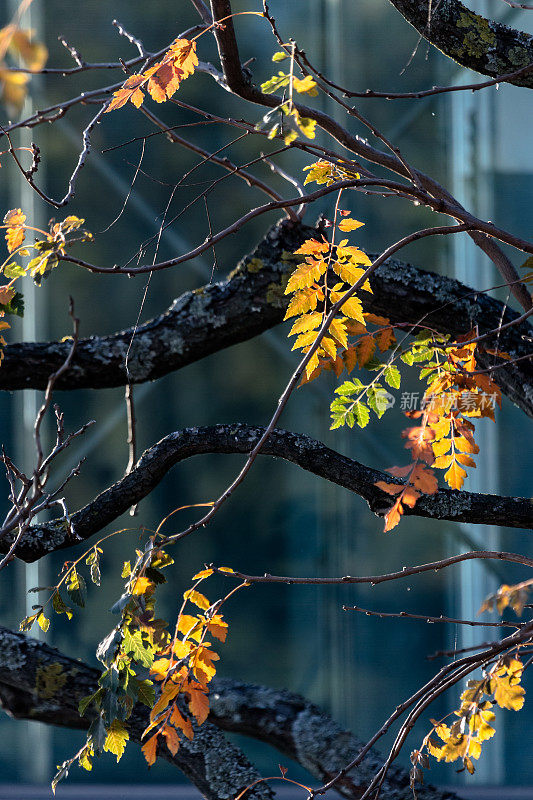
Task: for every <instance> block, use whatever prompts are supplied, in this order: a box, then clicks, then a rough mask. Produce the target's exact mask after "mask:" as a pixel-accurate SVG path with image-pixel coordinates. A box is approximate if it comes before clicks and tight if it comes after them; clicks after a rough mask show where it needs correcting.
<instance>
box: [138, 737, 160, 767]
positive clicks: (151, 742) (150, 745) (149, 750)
mask: <svg viewBox="0 0 533 800" xmlns="http://www.w3.org/2000/svg"><path fill="white" fill-rule="evenodd" d="M158 736H159V734H158V733H154V735H153V736H151V737H150V738H149V739H148V741H147V742H146V743H145V744H143V746H142V747H141V750H142V751H143V753H144V757H145V759H146V762H147V764H148V766H149V767H151V766H152V765H153V764H155V760H156V758H157V738H158Z"/></svg>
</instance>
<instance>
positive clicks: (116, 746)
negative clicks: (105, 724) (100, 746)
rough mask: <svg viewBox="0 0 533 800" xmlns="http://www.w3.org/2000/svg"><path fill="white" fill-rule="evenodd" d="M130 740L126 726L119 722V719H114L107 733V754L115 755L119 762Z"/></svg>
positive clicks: (105, 747)
mask: <svg viewBox="0 0 533 800" xmlns="http://www.w3.org/2000/svg"><path fill="white" fill-rule="evenodd" d="M129 738H130V735H129V733H128V731H127V730H126V728H125V727H124V725H123V724H122V723H121V722H119V721H118V719H114V720H113V722H112V723H111V725H110V726H109V730H108V732H107V737H106V740H105V742H104V750H105V751H106V752H107V753H113V755H115V756H116V757H117V762H118V761H120V759H121V758H122V756H123V754H124V750H125V749H126V742H127V740H128V739H129Z"/></svg>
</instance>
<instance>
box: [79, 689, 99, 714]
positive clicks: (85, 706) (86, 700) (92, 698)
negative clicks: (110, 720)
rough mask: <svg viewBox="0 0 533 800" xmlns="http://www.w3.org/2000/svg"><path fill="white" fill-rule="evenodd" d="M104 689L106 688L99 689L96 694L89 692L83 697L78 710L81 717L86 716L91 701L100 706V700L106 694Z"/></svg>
mask: <svg viewBox="0 0 533 800" xmlns="http://www.w3.org/2000/svg"><path fill="white" fill-rule="evenodd" d="M104 691H105V690H104V689H97V691H96V692H95V693H94V694H89V695H87V696H86V697H82V698H81V700H80V702H79V703H78V712H79V715H80V717H83V716H84V714H85V712H86V711H87V709H88V707H89V706H90V704H91V703H94V705H95V706H98V703H99V701H100V700H101V698H102V697H103V695H104Z"/></svg>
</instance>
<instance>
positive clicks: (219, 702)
mask: <svg viewBox="0 0 533 800" xmlns="http://www.w3.org/2000/svg"><path fill="white" fill-rule="evenodd" d="M57 664H59V665H60V667H61V671H60V672H59V678H60V680H59V681H58V680H57V678H56V684H55V687H54V689H52V688H49V690H48V691H46V689H45V686H46V684H45V681H44V678H43V676H44V675H45V674H46V669H47V667H50V666H51V665H57ZM54 668H55V670H57V667H56V666H55V667H54ZM55 674H56V675H57V672H56V673H55ZM97 679H98V671H97V670H95V669H93V668H91V667H88V666H87V665H86V664H83V663H82V662H80V661H74V660H73V659H71V658H68V657H67V656H64V655H63V654H62V653H60V652H59V651H58V650H55V649H54V648H52V647H49V646H48V645H46V644H44V643H42V642H38V641H36V640H35V639H31V638H28V637H26V636H23V635H22V634H18V633H14V632H12V631H10V630H9V629H7V628H3V627H0V704H1V706H2V707H3V708H4V710H5V711H6V712H7V713H8V714H10V715H11V716H13V717H15V718H18V719H33V720H39V721H42V722H46V723H49V724H51V725H60V726H63V727H68V728H78V729H86V728H87V727H88V725H89V722H90V720H89V719H88V718H87V717H80V716H79V714H78V702H79V700H80V699H81V698H82V697H84V696H85V695H87V694H90V693H92V692H94V691H95V690H96V688H97V683H96V682H97ZM60 682H61V685H60V686H59V685H58V684H59V683H60ZM45 695H46V696H45ZM147 719H148V712H147V710H146V709H144V708H143V707H142V706H139V705H137V706H136V707H135V709H134V711H133V714H132V717H131V718H130V721H129V723H128V728H129V731H130V736H131V738H132V739H133V740H134V741H136V742H137V741H138V735H139V733H140V732H141V731H142V729H143V727H144V726H145V725H146V721H147ZM210 723H214V725H213V724H210ZM214 726H217V728H220V729H222V730H224V731H231V732H234V733H241V734H243V735H245V736H250V737H251V738H254V739H259V740H260V741H263V742H266V743H267V744H269V745H271V746H272V747H275V748H276V749H277V750H279V751H280V752H281V753H282V754H283V755H285V756H287V757H289V758H292V759H294V760H295V761H297V762H298V763H300V764H301V765H302V766H303V767H305V769H307V770H308V771H309V772H310V773H311V774H312V775H313V777H315V778H316V779H317V780H319V781H321V782H322V781H327V780H329V779H330V778H331V777H332V776H333V775H335V774H337V773H338V772H339V770H340V769H342V767H344V766H345V765H346V764H348V763H349V762H350V761H351V760H352V759H353V758H354V756H355V755H356V754H357V753H358V752H359V750H360V749H361V747H362V746H363V743H362V742H360V741H359V740H358V739H356V738H355V737H354V736H353V735H352V734H351V733H349V732H348V731H345V730H343V729H342V728H341V727H340V726H339V725H338V724H337V723H336V722H335V721H334V720H333V719H332V718H331V717H329V716H328V715H327V714H325V713H324V712H323V711H321V709H320V708H318V707H317V706H315V705H314V704H312V703H310V702H309V701H308V700H306V699H305V698H303V697H301V696H300V695H296V694H293V693H292V692H289V691H286V690H277V689H270V688H268V687H266V686H255V685H251V684H246V683H242V682H239V681H235V680H231V679H228V678H215V679H214V680H213V681H212V683H211V714H210V718H209V722H207V723H204V725H202V726H200V727H195V738H194V739H193V741H192V742H188V741H187V740H184V741H183V742H182V745H181V747H180V749H179V750H178V753H177V756H176V757H175V758H172V757H171V756H170V754H169V753H168V751H165V752H164V753H163V757H164V758H167V760H169V761H172V762H173V763H175V764H176V766H178V767H179V768H180V769H181V770H182V771H183V772H185V774H186V775H187V777H189V779H190V780H191V781H192V782H193V783H195V784H196V786H198V788H200V790H201V791H202V792H204V793H205V794H206V796H207V797H208V798H213V797H219V798H225V797H231V796H232V794H231V792H233V796H235V794H236V793H237V792H238V791H239V788H241V789H242V788H244V786H245V785H246V784H245V783H243V781H245V780H248V777H247V776H248V775H249V774H250V775H251V774H252V771H253V767H250V766H249V765H246V762H245V761H244V760H243V759H244V757H243V756H242V754H241V755H240V761H239V762H238V764H237V766H236V767H234V764H233V762H232V763H229V762H228V763H229V766H228V772H227V774H226V775H225V776H224V773H222V772H221V771H220V770H214V771H211V772H210V771H209V770H208V769H206V767H207V766H209V767H211V766H212V762H213V760H214V761H215V762H216V764H217V765H218V766H220V767H221V766H222V765H223V763H224V758H225V757H227V756H228V755H230V756H231V757H232V758H235V754H234V753H233V752H231V753H230V750H229V748H230V746H229V745H228V743H227V742H226V740H225V739H224V738H223V736H222V735H221V734H220V732H219V731H217V730H216V728H215V727H214ZM218 742H220V743H221V744H222V746H223V748H224V751H223V753H216V752H212V751H211V750H210V749H209V748H213V747H217V746H218ZM206 748H207V749H206ZM233 750H234V751H236V752H237V753H239V751H237V749H236V748H233ZM382 763H383V758H382V757H381V756H380V755H379V753H377V752H376V751H370V753H369V754H368V755H367V756H366V758H365V760H364V761H363V763H362V764H360V765H359V766H358V767H357V769H356V770H354V771H353V772H352V773H351V774H350V775H349V776H348V777H346V778H344V779H343V781H342V782H339V784H338V785H337V789H338V791H339V792H340V793H341V794H342V795H343V796H344V797H347V798H354V799H355V798H358V797H360V796H361V794H362V793H363V791H364V788H365V786H366V785H367V784H368V783H369V782H370V781H371V780H372V778H373V776H374V774H375V773H376V771H377V770H378V769H379V767H380V766H381V764H382ZM223 777H225V778H226V782H224V781H223V780H222V778H223ZM251 780H252V779H251V778H250V782H251ZM259 790H260V787H256V790H255V791H254V793H253V794H252V795H247V797H250V796H251V797H253V798H259V797H262V798H267V797H268V796H269V792H268V789H267V787H266V786H265V785H264V784H262V785H261V791H259ZM417 794H418V796H419V798H420V800H452V798H453V797H454V796H455V795H453V794H451V793H449V792H443V791H440V790H438V789H435V788H434V787H432V786H423V787H421V788H420V789H419V790H417ZM384 796H385V797H387V798H388V800H410V798H411V797H412V791H411V790H410V788H409V775H408V773H407V771H406V770H404V769H402V768H401V767H397V766H393V767H392V768H391V769H390V771H389V773H388V775H387V779H386V783H385V784H384Z"/></svg>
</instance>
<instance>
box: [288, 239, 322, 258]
mask: <svg viewBox="0 0 533 800" xmlns="http://www.w3.org/2000/svg"><path fill="white" fill-rule="evenodd" d="M328 250H329V243H328V242H319V241H317V240H316V239H307V240H306V241H305V242H304V243H303V244H302V246H301V247H299V248H298V250H295V251H294V255H295V256H296V255H308V254H312V253H327V252H328Z"/></svg>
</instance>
